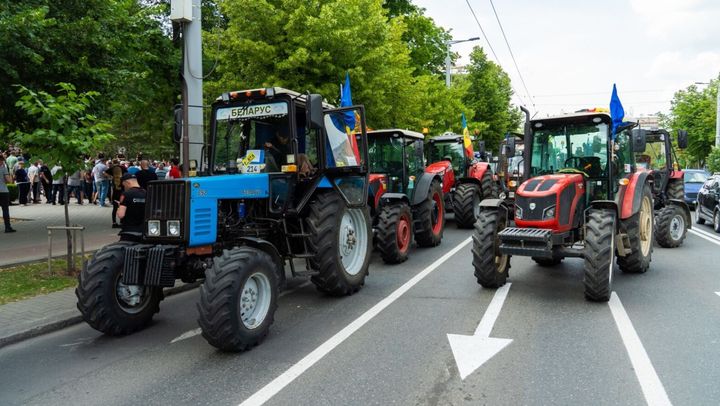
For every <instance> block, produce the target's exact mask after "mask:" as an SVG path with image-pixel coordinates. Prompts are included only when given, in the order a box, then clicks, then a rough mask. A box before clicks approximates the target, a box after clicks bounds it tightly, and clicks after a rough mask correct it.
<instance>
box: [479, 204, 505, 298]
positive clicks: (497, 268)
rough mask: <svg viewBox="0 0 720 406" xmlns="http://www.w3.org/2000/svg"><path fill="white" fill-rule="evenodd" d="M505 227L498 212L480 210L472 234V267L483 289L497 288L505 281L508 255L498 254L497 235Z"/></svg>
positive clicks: (498, 241)
mask: <svg viewBox="0 0 720 406" xmlns="http://www.w3.org/2000/svg"><path fill="white" fill-rule="evenodd" d="M506 226H507V216H506V215H505V214H502V215H501V213H500V210H497V209H496V210H492V209H490V210H487V209H486V210H482V211H481V212H480V215H479V216H478V221H477V223H475V231H474V232H473V236H472V239H473V248H472V254H473V262H472V263H473V267H474V268H475V278H476V279H477V283H479V284H480V285H482V287H484V288H492V289H494V288H499V287H500V286H502V285H504V284H505V282H506V281H507V277H508V271H509V270H510V255H503V254H501V253H500V240H499V239H498V236H497V235H498V233H499V232H500V231H502V230H503V229H504V228H505V227H506Z"/></svg>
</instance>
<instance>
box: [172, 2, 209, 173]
mask: <svg viewBox="0 0 720 406" xmlns="http://www.w3.org/2000/svg"><path fill="white" fill-rule="evenodd" d="M201 1H202V0H172V1H171V6H170V9H171V11H170V19H171V20H173V21H176V22H179V23H180V24H182V36H183V60H182V67H183V73H182V78H183V83H182V103H183V131H182V132H183V134H182V142H181V144H180V156H181V160H182V168H183V171H182V175H183V177H187V176H188V174H189V171H190V161H192V160H195V161H196V162H197V164H198V165H200V163H201V158H202V156H201V155H202V145H203V110H202V105H203V94H202V85H203V70H202V27H201V7H200V6H201Z"/></svg>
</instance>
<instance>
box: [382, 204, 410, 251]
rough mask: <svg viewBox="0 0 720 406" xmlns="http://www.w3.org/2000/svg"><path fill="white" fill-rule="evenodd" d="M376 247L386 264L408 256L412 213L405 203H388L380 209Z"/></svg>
mask: <svg viewBox="0 0 720 406" xmlns="http://www.w3.org/2000/svg"><path fill="white" fill-rule="evenodd" d="M377 230H378V232H377V249H378V251H380V256H381V257H382V259H383V261H384V262H385V263H387V264H399V263H400V262H403V261H405V260H406V259H407V258H408V251H410V243H411V242H412V213H411V211H410V206H408V204H407V203H397V204H389V205H386V206H383V208H382V209H380V214H379V215H378V223H377Z"/></svg>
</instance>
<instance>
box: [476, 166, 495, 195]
mask: <svg viewBox="0 0 720 406" xmlns="http://www.w3.org/2000/svg"><path fill="white" fill-rule="evenodd" d="M494 183H495V182H493V179H492V175H491V174H490V170H489V169H488V170H487V171H485V173H484V174H483V176H482V179H480V186H481V187H482V198H483V199H497V197H498V189H497V185H495V184H494Z"/></svg>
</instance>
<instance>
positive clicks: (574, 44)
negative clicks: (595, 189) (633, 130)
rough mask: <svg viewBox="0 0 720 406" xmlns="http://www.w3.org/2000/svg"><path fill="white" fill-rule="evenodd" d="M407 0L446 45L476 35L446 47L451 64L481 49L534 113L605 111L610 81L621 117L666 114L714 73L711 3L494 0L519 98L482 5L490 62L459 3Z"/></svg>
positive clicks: (716, 38) (716, 8) (719, 48)
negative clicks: (678, 96)
mask: <svg viewBox="0 0 720 406" xmlns="http://www.w3.org/2000/svg"><path fill="white" fill-rule="evenodd" d="M413 2H414V3H415V4H416V5H418V6H420V7H423V8H425V9H426V12H425V14H426V15H427V16H429V17H431V18H433V19H434V20H435V22H436V23H437V24H438V25H440V26H442V27H444V28H446V29H449V30H451V33H452V35H453V39H455V40H462V39H467V38H472V37H480V40H479V41H476V42H470V43H461V44H455V45H453V46H452V49H453V51H454V52H457V53H459V54H460V57H461V59H460V61H459V62H458V65H461V66H462V65H465V64H467V63H468V62H469V57H468V56H469V54H470V51H471V50H472V47H473V46H478V45H479V46H482V47H483V48H484V49H485V51H486V53H487V54H488V56H489V58H490V59H491V60H493V61H495V62H499V63H500V65H501V66H502V67H503V69H504V70H505V71H506V72H507V73H508V74H509V75H510V78H511V79H512V84H513V88H514V89H515V92H516V95H515V96H514V97H513V102H514V103H515V104H523V105H528V106H529V107H530V109H531V111H533V113H536V114H537V116H538V117H543V116H546V115H553V114H558V113H563V112H572V111H575V110H578V109H581V108H591V107H607V106H608V104H609V102H610V94H611V92H612V85H613V83H616V84H617V88H618V94H619V96H620V100H621V101H622V103H623V106H624V107H625V112H626V117H630V116H632V117H639V116H642V115H651V114H654V113H657V112H668V111H669V109H670V100H672V97H673V94H674V93H675V91H677V90H680V89H684V88H686V87H687V86H689V85H692V84H693V83H695V82H708V81H709V80H710V79H712V78H716V77H718V74H720V1H719V0H606V1H600V2H598V1H586V0H585V1H579V0H575V1H569V0H493V4H494V5H495V9H496V10H497V13H498V15H499V18H500V22H501V23H502V26H503V28H504V30H505V34H506V36H507V39H508V42H509V43H510V46H511V48H512V52H513V54H514V55H515V59H516V61H517V64H518V66H519V68H520V73H521V75H522V77H523V78H524V79H525V83H526V85H527V89H528V91H527V92H526V91H525V88H524V87H523V85H522V82H521V80H520V76H519V74H518V71H517V69H516V68H515V65H514V64H513V61H512V59H511V56H510V53H509V52H508V47H507V45H506V44H505V41H504V39H503V36H502V33H501V31H500V27H499V24H498V22H497V20H496V18H495V15H494V14H493V9H492V7H491V3H490V0H469V2H470V6H472V9H473V10H474V11H475V14H476V15H477V18H478V20H479V22H480V25H481V26H482V28H483V30H484V31H485V34H486V35H487V39H488V41H489V43H490V46H491V47H492V48H493V49H494V51H495V53H496V55H497V57H495V56H494V55H493V53H492V52H491V51H490V49H489V47H488V42H487V41H486V40H485V39H484V38H483V36H482V34H481V32H480V28H478V24H477V23H476V21H475V19H474V18H473V16H472V14H471V12H470V8H469V6H468V4H467V2H466V0H414V1H413ZM498 59H499V61H498ZM699 86H702V85H699ZM528 93H529V96H528ZM533 104H534V108H533Z"/></svg>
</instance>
